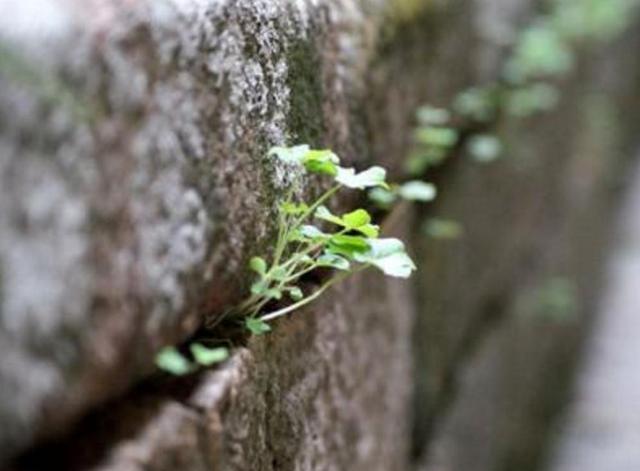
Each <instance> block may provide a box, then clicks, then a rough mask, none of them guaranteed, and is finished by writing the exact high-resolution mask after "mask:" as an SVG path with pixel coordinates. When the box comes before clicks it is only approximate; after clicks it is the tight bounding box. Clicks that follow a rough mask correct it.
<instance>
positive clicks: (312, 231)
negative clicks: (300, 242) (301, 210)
mask: <svg viewBox="0 0 640 471" xmlns="http://www.w3.org/2000/svg"><path fill="white" fill-rule="evenodd" d="M300 234H302V235H303V236H304V237H306V238H308V239H311V240H321V239H326V238H328V237H329V234H325V233H324V232H322V231H321V230H320V229H318V228H317V227H316V226H312V225H311V224H305V225H304V226H302V227H300Z"/></svg>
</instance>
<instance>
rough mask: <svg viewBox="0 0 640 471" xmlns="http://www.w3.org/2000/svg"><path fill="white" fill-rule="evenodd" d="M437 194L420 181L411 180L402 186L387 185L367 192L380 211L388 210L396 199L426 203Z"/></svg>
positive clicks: (432, 186)
mask: <svg viewBox="0 0 640 471" xmlns="http://www.w3.org/2000/svg"><path fill="white" fill-rule="evenodd" d="M437 194H438V191H437V190H436V187H435V186H434V185H433V184H431V183H427V182H423V181H421V180H411V181H408V182H406V183H403V184H402V185H395V184H392V185H389V187H387V188H382V187H376V188H372V189H371V190H369V199H370V200H371V201H373V202H374V203H375V204H376V206H378V207H379V208H382V209H389V208H390V207H391V206H392V205H393V204H394V203H395V202H396V201H397V200H398V199H403V200H406V201H418V202H422V203H427V202H429V201H433V200H434V199H435V197H436V195H437Z"/></svg>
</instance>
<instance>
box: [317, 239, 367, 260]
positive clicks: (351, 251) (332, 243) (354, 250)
mask: <svg viewBox="0 0 640 471" xmlns="http://www.w3.org/2000/svg"><path fill="white" fill-rule="evenodd" d="M367 250H369V242H368V241H367V239H365V238H364V237H361V236H351V235H334V236H332V237H331V239H329V244H328V247H327V251H328V252H329V253H333V254H337V255H344V256H345V257H347V258H353V257H354V255H355V254H358V253H364V252H366V251H367Z"/></svg>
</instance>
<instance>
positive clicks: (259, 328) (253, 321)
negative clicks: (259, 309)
mask: <svg viewBox="0 0 640 471" xmlns="http://www.w3.org/2000/svg"><path fill="white" fill-rule="evenodd" d="M244 325H245V327H246V328H247V329H248V330H249V331H251V333H252V334H254V335H262V334H265V333H267V332H271V326H270V325H269V324H267V323H266V322H265V321H263V320H261V319H258V318H257V317H248V318H246V319H245V320H244Z"/></svg>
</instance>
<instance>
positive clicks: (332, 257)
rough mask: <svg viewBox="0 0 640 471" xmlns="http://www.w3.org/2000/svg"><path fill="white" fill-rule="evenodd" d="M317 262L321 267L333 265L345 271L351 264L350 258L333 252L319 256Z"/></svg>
mask: <svg viewBox="0 0 640 471" xmlns="http://www.w3.org/2000/svg"><path fill="white" fill-rule="evenodd" d="M317 263H318V266H319V267H331V268H336V269H338V270H345V271H346V270H348V269H349V267H350V266H351V264H350V263H349V260H347V259H346V258H344V257H341V256H340V255H336V254H333V253H324V254H323V255H321V256H320V257H318V261H317Z"/></svg>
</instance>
